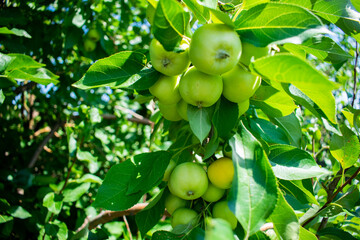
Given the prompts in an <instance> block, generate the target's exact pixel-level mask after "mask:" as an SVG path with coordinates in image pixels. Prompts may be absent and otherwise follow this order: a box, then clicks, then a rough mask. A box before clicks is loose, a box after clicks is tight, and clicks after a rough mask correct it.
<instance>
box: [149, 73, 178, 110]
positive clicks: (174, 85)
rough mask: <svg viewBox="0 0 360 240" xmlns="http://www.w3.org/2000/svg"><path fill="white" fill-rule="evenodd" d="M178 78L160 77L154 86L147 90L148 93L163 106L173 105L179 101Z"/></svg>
mask: <svg viewBox="0 0 360 240" xmlns="http://www.w3.org/2000/svg"><path fill="white" fill-rule="evenodd" d="M179 82H180V77H179V76H171V77H169V76H165V75H162V76H160V78H159V79H158V80H157V81H156V83H155V84H154V85H152V86H151V87H150V88H149V91H150V93H151V94H152V95H153V96H155V97H156V98H157V99H158V100H159V101H160V102H161V103H163V104H175V103H177V102H179V101H180V99H181V96H180V92H179Z"/></svg>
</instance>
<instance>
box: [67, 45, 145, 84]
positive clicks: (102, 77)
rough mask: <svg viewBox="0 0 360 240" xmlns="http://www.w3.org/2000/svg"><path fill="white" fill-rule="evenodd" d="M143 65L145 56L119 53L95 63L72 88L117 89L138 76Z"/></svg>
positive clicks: (136, 53)
mask: <svg viewBox="0 0 360 240" xmlns="http://www.w3.org/2000/svg"><path fill="white" fill-rule="evenodd" d="M145 64H146V56H145V55H144V54H143V53H141V52H131V51H123V52H119V53H116V54H114V55H111V56H110V57H107V58H103V59H100V60H98V61H96V62H95V63H94V64H93V65H91V67H90V68H89V70H88V71H87V72H86V73H85V75H84V76H83V77H82V78H81V79H80V80H79V81H77V82H76V83H74V84H73V86H74V87H77V88H80V89H89V88H95V87H101V86H109V87H118V86H120V85H121V84H123V83H124V82H125V81H127V80H128V79H130V78H131V77H133V75H134V74H138V72H140V71H141V69H143V68H144V66H145Z"/></svg>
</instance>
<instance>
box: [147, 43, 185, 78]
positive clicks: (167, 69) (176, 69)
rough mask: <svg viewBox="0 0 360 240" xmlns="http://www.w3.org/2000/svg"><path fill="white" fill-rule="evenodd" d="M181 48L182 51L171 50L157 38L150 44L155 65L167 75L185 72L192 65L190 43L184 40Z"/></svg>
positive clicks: (152, 60)
mask: <svg viewBox="0 0 360 240" xmlns="http://www.w3.org/2000/svg"><path fill="white" fill-rule="evenodd" d="M180 48H182V49H183V50H184V51H182V52H169V51H166V50H165V49H164V47H163V46H162V45H161V43H160V42H159V41H158V40H156V39H155V38H154V39H153V40H152V41H151V44H150V60H151V64H152V65H153V67H154V68H155V69H156V70H157V71H159V72H161V73H162V74H165V75H167V76H176V75H180V74H181V73H183V72H184V71H185V70H186V69H187V68H188V67H189V65H190V60H189V54H188V44H187V43H186V42H185V41H184V42H183V43H182V44H181V45H180Z"/></svg>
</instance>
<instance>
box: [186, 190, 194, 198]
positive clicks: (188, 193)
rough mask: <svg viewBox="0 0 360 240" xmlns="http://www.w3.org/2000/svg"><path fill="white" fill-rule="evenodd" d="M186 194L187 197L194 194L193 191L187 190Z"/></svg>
mask: <svg viewBox="0 0 360 240" xmlns="http://www.w3.org/2000/svg"><path fill="white" fill-rule="evenodd" d="M186 195H188V196H189V197H190V196H193V195H194V192H193V191H188V192H187V193H186Z"/></svg>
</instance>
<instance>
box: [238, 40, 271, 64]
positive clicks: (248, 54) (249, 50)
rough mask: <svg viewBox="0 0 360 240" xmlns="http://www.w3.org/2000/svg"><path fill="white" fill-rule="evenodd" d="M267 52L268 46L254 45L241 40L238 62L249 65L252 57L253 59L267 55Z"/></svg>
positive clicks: (268, 50)
mask: <svg viewBox="0 0 360 240" xmlns="http://www.w3.org/2000/svg"><path fill="white" fill-rule="evenodd" d="M269 52H270V47H256V46H254V45H252V44H251V43H247V42H242V53H241V57H240V62H241V63H242V64H245V65H246V66H249V64H250V61H251V58H252V57H254V60H255V59H257V58H260V57H263V56H266V55H268V54H269Z"/></svg>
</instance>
